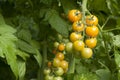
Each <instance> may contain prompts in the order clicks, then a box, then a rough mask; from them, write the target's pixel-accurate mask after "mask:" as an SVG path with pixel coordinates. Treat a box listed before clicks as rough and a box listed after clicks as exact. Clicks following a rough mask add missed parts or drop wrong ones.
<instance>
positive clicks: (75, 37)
mask: <svg viewBox="0 0 120 80" xmlns="http://www.w3.org/2000/svg"><path fill="white" fill-rule="evenodd" d="M79 39H82V35H81V34H80V33H76V32H72V33H71V34H70V40H71V41H72V42H75V41H76V40H79Z"/></svg>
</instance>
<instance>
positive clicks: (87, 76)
mask: <svg viewBox="0 0 120 80" xmlns="http://www.w3.org/2000/svg"><path fill="white" fill-rule="evenodd" d="M74 80H100V79H99V78H98V77H97V75H95V74H94V73H90V72H88V73H83V74H77V75H75V76H74Z"/></svg>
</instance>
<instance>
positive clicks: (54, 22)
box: [49, 10, 68, 37]
mask: <svg viewBox="0 0 120 80" xmlns="http://www.w3.org/2000/svg"><path fill="white" fill-rule="evenodd" d="M50 12H51V14H52V15H51V16H50V18H49V23H50V25H51V26H52V28H53V29H55V30H56V31H57V32H58V33H60V34H62V35H63V36H66V37H68V24H67V23H66V22H65V21H64V20H63V19H62V18H61V17H60V16H59V15H58V13H57V12H56V11H55V10H52V11H50Z"/></svg>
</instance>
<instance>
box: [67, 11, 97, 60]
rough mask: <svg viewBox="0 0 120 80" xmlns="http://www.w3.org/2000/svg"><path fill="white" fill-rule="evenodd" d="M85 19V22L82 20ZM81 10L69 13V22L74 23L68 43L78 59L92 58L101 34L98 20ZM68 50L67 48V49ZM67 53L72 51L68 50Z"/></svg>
mask: <svg viewBox="0 0 120 80" xmlns="http://www.w3.org/2000/svg"><path fill="white" fill-rule="evenodd" d="M84 17H85V21H83V20H82V18H84ZM84 17H83V16H82V13H81V12H80V11H79V10H76V9H73V10H70V11H69V13H68V20H69V21H71V22H72V32H71V33H70V36H69V39H70V41H71V42H69V43H68V45H69V47H71V46H72V47H71V48H72V50H73V51H72V53H74V54H75V55H76V54H77V57H79V58H80V57H83V58H91V57H92V55H93V50H92V49H93V48H94V47H95V46H96V45H97V39H96V37H97V35H98V33H99V29H98V27H97V25H98V18H97V17H96V16H95V15H91V14H90V15H85V16H84ZM66 49H67V48H66ZM67 51H70V50H69V49H67Z"/></svg>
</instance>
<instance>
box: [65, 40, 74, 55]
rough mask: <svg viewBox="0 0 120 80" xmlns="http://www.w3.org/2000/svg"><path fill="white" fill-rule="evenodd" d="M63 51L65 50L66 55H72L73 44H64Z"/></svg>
mask: <svg viewBox="0 0 120 80" xmlns="http://www.w3.org/2000/svg"><path fill="white" fill-rule="evenodd" d="M65 50H66V51H67V52H68V53H72V51H73V43H72V42H68V43H66V46H65Z"/></svg>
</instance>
